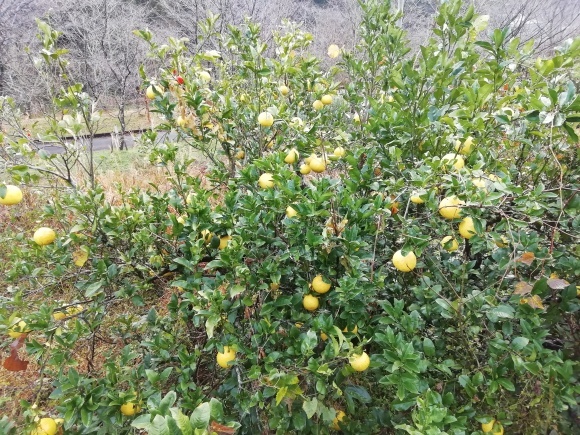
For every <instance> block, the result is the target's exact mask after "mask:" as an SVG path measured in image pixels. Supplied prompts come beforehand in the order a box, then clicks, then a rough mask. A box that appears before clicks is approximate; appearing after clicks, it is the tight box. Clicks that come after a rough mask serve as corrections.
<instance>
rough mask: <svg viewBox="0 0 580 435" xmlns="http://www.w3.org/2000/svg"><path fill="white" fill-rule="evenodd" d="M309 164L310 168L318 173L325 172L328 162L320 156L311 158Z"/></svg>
mask: <svg viewBox="0 0 580 435" xmlns="http://www.w3.org/2000/svg"><path fill="white" fill-rule="evenodd" d="M308 165H309V166H310V169H312V170H313V171H314V172H316V173H318V174H320V173H321V172H324V170H325V169H326V163H325V161H324V159H321V158H320V157H315V158H313V159H312V160H310V163H309V164H308Z"/></svg>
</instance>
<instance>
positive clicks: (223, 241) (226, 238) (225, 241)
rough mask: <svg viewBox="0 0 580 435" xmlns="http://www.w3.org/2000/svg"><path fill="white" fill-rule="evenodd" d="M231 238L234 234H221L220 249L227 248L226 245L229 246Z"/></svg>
mask: <svg viewBox="0 0 580 435" xmlns="http://www.w3.org/2000/svg"><path fill="white" fill-rule="evenodd" d="M230 240H232V236H221V237H220V245H219V247H218V248H219V249H220V250H221V249H226V247H227V246H228V243H229V242H230Z"/></svg>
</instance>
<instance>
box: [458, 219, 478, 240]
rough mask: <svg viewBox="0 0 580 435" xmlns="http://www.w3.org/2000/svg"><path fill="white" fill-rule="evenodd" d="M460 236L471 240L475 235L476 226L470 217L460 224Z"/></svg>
mask: <svg viewBox="0 0 580 435" xmlns="http://www.w3.org/2000/svg"><path fill="white" fill-rule="evenodd" d="M459 234H461V237H463V238H464V239H471V238H472V237H473V236H474V235H475V226H474V225H473V219H472V218H471V217H469V216H467V217H464V218H463V220H462V221H461V223H460V224H459Z"/></svg>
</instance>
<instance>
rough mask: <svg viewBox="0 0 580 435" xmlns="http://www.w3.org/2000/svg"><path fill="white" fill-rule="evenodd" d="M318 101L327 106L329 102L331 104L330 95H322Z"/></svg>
mask: <svg viewBox="0 0 580 435" xmlns="http://www.w3.org/2000/svg"><path fill="white" fill-rule="evenodd" d="M320 101H321V102H322V104H324V105H325V106H328V105H329V104H332V95H328V94H326V95H323V96H322V98H320Z"/></svg>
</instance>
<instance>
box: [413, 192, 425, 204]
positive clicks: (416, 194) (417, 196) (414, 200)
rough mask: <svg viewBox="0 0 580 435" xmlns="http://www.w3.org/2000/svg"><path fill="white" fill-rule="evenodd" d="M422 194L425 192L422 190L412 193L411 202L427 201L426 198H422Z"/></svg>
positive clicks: (420, 202) (421, 202)
mask: <svg viewBox="0 0 580 435" xmlns="http://www.w3.org/2000/svg"><path fill="white" fill-rule="evenodd" d="M422 194H423V193H422V192H414V193H413V194H412V195H411V202H412V203H413V204H423V203H424V202H425V200H424V199H422V198H421V197H420V196H419V195H422Z"/></svg>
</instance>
